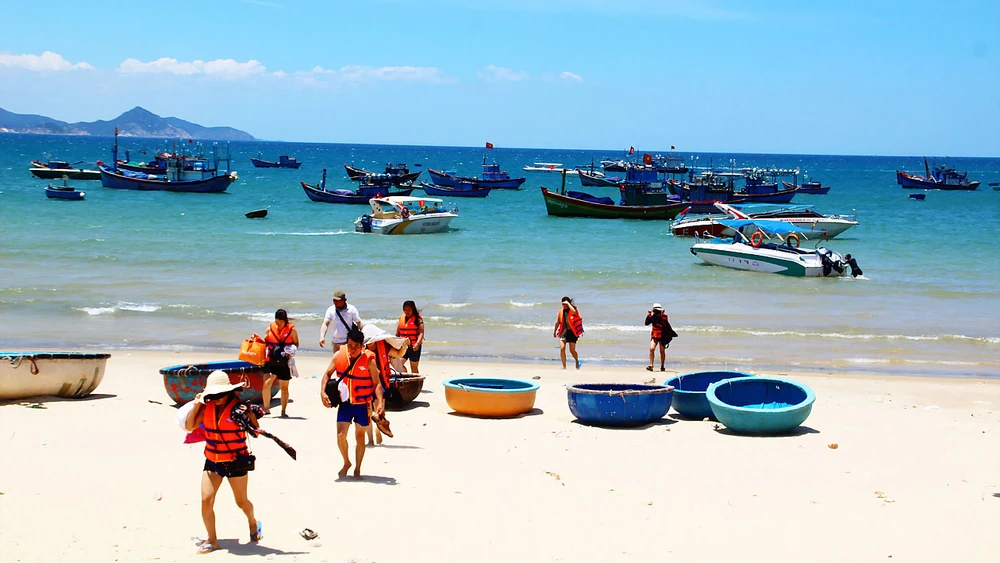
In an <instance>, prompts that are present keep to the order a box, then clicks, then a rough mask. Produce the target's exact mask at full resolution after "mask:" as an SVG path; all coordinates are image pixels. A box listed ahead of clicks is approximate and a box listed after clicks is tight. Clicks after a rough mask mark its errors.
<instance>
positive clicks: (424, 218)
mask: <svg viewBox="0 0 1000 563" xmlns="http://www.w3.org/2000/svg"><path fill="white" fill-rule="evenodd" d="M369 203H370V204H371V207H372V211H371V214H366V215H362V216H361V217H358V218H357V219H356V220H355V221H354V230H355V232H358V233H378V234H383V235H414V234H424V233H439V232H441V231H446V230H448V225H449V223H451V220H452V219H454V218H456V217H458V209H450V210H449V209H445V208H444V205H443V203H444V202H443V201H442V200H440V199H437V198H433V197H404V196H388V197H376V198H372V199H371V200H370V201H369Z"/></svg>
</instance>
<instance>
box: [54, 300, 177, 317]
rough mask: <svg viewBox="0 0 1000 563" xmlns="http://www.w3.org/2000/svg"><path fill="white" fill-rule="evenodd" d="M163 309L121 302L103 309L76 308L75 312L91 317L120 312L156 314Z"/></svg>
mask: <svg viewBox="0 0 1000 563" xmlns="http://www.w3.org/2000/svg"><path fill="white" fill-rule="evenodd" d="M161 308H162V307H161V306H160V305H155V304H152V303H131V302H128V301H120V302H118V303H115V304H114V305H105V306H102V307H74V308H73V310H74V311H82V312H84V313H87V314H88V315H91V316H97V315H110V314H113V313H116V312H118V311H130V312H133V313H155V312H156V311H159V310H160V309H161Z"/></svg>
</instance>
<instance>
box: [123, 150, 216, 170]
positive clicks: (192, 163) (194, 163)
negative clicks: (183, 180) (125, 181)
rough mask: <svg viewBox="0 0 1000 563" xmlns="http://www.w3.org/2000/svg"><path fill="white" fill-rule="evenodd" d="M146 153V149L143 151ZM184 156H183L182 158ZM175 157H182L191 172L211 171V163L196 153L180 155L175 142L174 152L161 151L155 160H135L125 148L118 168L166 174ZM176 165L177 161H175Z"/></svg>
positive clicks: (185, 166)
mask: <svg viewBox="0 0 1000 563" xmlns="http://www.w3.org/2000/svg"><path fill="white" fill-rule="evenodd" d="M143 154H145V151H143ZM181 157H183V158H181ZM175 158H181V160H182V166H183V167H184V170H187V171H189V172H191V171H194V170H198V171H206V172H207V171H211V163H210V162H208V160H207V159H206V158H204V157H201V156H194V155H190V154H188V155H180V154H178V152H177V144H176V143H174V149H173V151H172V152H168V151H161V152H159V153H157V154H156V156H155V157H154V158H153V160H150V161H149V162H133V161H132V160H131V151H130V150H128V149H126V150H125V158H124V159H119V160H118V168H120V169H122V170H131V171H132V172H145V173H146V174H154V175H155V174H165V173H166V172H167V169H168V168H169V167H170V166H171V163H172V160H171V159H175ZM173 164H174V165H175V166H176V162H173Z"/></svg>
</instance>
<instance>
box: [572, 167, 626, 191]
mask: <svg viewBox="0 0 1000 563" xmlns="http://www.w3.org/2000/svg"><path fill="white" fill-rule="evenodd" d="M576 173H577V174H578V175H579V177H580V185H581V186H586V187H599V188H617V187H618V186H619V185H620V184H621V183H622V179H621V178H618V177H614V176H612V177H608V176H605V175H604V174H603V173H602V172H596V171H595V172H591V171H589V170H584V169H583V168H577V169H576Z"/></svg>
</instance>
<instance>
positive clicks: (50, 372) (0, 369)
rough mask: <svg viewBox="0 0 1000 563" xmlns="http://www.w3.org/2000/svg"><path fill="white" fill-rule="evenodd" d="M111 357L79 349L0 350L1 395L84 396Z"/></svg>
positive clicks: (102, 375) (6, 397)
mask: <svg viewBox="0 0 1000 563" xmlns="http://www.w3.org/2000/svg"><path fill="white" fill-rule="evenodd" d="M110 357H111V354H87V353H80V352H0V399H25V398H28V397H41V396H56V397H72V398H75V399H79V398H80V397H86V396H87V395H89V394H91V393H93V392H94V389H97V386H98V385H100V384H101V380H102V379H104V369H105V367H106V365H107V362H108V358H110Z"/></svg>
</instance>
